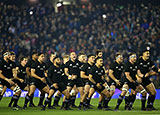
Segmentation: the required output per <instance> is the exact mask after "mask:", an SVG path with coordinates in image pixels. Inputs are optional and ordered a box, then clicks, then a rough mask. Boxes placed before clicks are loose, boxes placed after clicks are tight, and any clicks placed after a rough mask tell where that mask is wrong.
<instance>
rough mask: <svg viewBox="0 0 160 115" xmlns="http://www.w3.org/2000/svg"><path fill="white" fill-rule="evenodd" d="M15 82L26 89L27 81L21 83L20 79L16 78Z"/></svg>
mask: <svg viewBox="0 0 160 115" xmlns="http://www.w3.org/2000/svg"><path fill="white" fill-rule="evenodd" d="M13 82H14V83H17V85H18V86H19V87H20V88H21V89H22V90H24V88H25V87H26V86H27V84H26V83H24V82H23V83H21V82H20V81H19V80H16V79H14V80H13Z"/></svg>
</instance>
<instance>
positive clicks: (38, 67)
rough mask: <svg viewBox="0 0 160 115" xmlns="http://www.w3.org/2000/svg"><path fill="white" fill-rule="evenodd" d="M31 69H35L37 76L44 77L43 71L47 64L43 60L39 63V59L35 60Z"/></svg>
mask: <svg viewBox="0 0 160 115" xmlns="http://www.w3.org/2000/svg"><path fill="white" fill-rule="evenodd" d="M31 69H35V74H36V75H38V76H39V77H45V74H44V73H45V71H46V70H47V66H46V64H45V63H44V62H42V63H40V62H39V61H36V62H35V63H33V64H32V65H31Z"/></svg>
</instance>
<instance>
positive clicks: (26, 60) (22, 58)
mask: <svg viewBox="0 0 160 115" xmlns="http://www.w3.org/2000/svg"><path fill="white" fill-rule="evenodd" d="M27 62H28V58H27V57H21V59H20V63H21V65H23V66H25V65H26V64H27Z"/></svg>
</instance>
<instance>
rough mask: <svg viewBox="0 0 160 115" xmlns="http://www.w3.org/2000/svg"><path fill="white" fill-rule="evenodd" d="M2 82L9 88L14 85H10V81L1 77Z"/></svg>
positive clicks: (0, 81)
mask: <svg viewBox="0 0 160 115" xmlns="http://www.w3.org/2000/svg"><path fill="white" fill-rule="evenodd" d="M0 84H2V85H3V86H6V87H7V88H9V89H10V88H11V87H12V85H10V83H9V82H8V81H6V80H4V79H1V78H0Z"/></svg>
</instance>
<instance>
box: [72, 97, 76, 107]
mask: <svg viewBox="0 0 160 115" xmlns="http://www.w3.org/2000/svg"><path fill="white" fill-rule="evenodd" d="M75 100H76V96H71V105H75Z"/></svg>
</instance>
